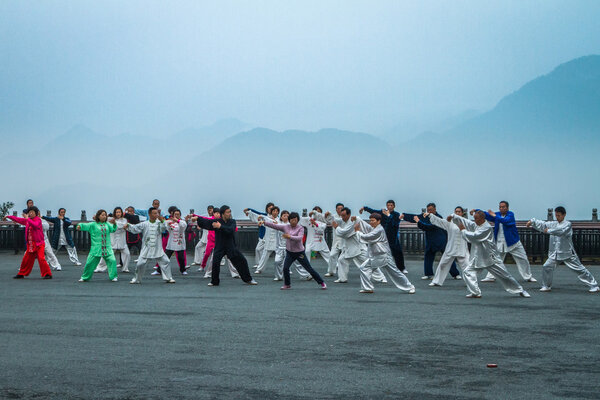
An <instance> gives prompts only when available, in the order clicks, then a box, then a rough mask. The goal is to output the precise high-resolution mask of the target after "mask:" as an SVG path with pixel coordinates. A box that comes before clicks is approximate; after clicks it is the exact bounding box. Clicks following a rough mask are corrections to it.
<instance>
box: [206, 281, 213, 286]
mask: <svg viewBox="0 0 600 400" xmlns="http://www.w3.org/2000/svg"><path fill="white" fill-rule="evenodd" d="M206 286H215V285H213V284H212V282H209V283H208V285H206Z"/></svg>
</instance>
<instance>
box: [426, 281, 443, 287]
mask: <svg viewBox="0 0 600 400" xmlns="http://www.w3.org/2000/svg"><path fill="white" fill-rule="evenodd" d="M429 286H442V285H440V284H439V283H433V282H431V283H430V284H429Z"/></svg>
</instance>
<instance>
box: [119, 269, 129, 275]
mask: <svg viewBox="0 0 600 400" xmlns="http://www.w3.org/2000/svg"><path fill="white" fill-rule="evenodd" d="M121 272H122V273H124V274H128V273H129V270H128V269H122V270H121Z"/></svg>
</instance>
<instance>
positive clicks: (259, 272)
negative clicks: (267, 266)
mask: <svg viewBox="0 0 600 400" xmlns="http://www.w3.org/2000/svg"><path fill="white" fill-rule="evenodd" d="M254 273H255V274H257V275H259V274H262V271H259V270H256V271H254Z"/></svg>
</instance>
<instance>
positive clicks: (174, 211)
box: [173, 208, 181, 215]
mask: <svg viewBox="0 0 600 400" xmlns="http://www.w3.org/2000/svg"><path fill="white" fill-rule="evenodd" d="M178 211H179V214H180V215H181V210H180V209H179V208H175V209H174V210H173V214H175V213H176V212H178Z"/></svg>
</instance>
